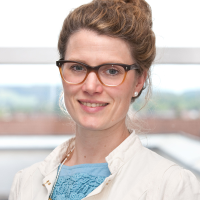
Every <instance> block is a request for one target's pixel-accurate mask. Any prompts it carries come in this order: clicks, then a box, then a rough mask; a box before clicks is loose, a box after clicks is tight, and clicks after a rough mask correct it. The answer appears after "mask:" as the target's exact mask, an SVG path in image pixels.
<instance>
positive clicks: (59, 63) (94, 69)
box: [56, 59, 142, 87]
mask: <svg viewBox="0 0 200 200" xmlns="http://www.w3.org/2000/svg"><path fill="white" fill-rule="evenodd" d="M69 62H73V63H78V64H81V65H83V66H85V67H86V69H87V73H86V75H85V78H84V79H83V81H81V82H80V83H70V82H67V81H66V80H65V79H64V77H63V75H62V65H63V64H64V63H69ZM56 65H57V66H58V68H59V71H60V75H61V77H62V79H63V80H64V81H65V82H66V83H69V84H72V85H78V84H81V83H83V82H84V81H85V80H86V79H87V77H88V74H89V73H90V72H94V73H95V74H96V76H97V78H98V80H99V81H100V82H101V84H102V85H104V86H109V87H115V86H118V85H106V84H105V83H103V82H102V81H101V79H100V77H99V74H98V70H99V68H100V67H101V66H105V65H119V66H121V67H123V68H124V70H125V74H124V79H123V80H122V82H121V83H120V84H119V85H121V84H122V83H123V82H124V80H125V78H126V74H127V72H128V71H130V70H134V69H135V70H138V72H139V73H141V72H142V68H141V67H140V66H139V65H138V64H137V63H134V64H132V65H127V64H121V63H105V64H102V65H98V66H94V67H91V66H89V65H87V64H85V63H82V62H78V61H72V60H64V59H60V60H58V61H56Z"/></svg>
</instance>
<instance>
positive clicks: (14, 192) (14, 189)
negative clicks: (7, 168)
mask: <svg viewBox="0 0 200 200" xmlns="http://www.w3.org/2000/svg"><path fill="white" fill-rule="evenodd" d="M22 172H23V170H21V171H19V172H17V173H16V174H15V177H14V180H13V183H12V186H11V189H10V194H9V198H8V200H18V199H19V188H20V179H21V174H22Z"/></svg>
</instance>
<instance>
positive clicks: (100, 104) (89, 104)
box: [79, 101, 108, 108]
mask: <svg viewBox="0 0 200 200" xmlns="http://www.w3.org/2000/svg"><path fill="white" fill-rule="evenodd" d="M79 103H80V104H82V105H84V106H87V107H92V108H95V107H103V106H107V105H108V103H89V102H82V101H79Z"/></svg>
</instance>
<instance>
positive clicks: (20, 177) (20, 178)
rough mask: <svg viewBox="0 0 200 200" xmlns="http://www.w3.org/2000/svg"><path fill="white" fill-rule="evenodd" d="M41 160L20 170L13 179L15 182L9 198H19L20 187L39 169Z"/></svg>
mask: <svg viewBox="0 0 200 200" xmlns="http://www.w3.org/2000/svg"><path fill="white" fill-rule="evenodd" d="M40 164H41V162H38V163H35V164H33V165H31V166H29V167H27V168H24V169H22V170H20V171H18V172H17V173H16V174H15V176H14V179H13V183H12V186H11V189H10V195H9V200H11V199H17V197H18V194H19V192H20V188H21V186H22V185H24V184H25V183H26V182H27V180H28V179H29V178H30V177H31V175H32V174H33V173H34V172H35V171H36V170H37V169H38V167H39V165H40Z"/></svg>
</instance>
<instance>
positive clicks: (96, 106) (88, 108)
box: [78, 100, 108, 113]
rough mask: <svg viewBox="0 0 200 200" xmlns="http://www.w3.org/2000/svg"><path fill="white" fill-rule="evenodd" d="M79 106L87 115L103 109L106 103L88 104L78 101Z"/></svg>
mask: <svg viewBox="0 0 200 200" xmlns="http://www.w3.org/2000/svg"><path fill="white" fill-rule="evenodd" d="M78 102H79V103H80V105H81V107H82V108H83V110H85V111H86V112H89V113H95V112H98V111H100V110H102V109H104V108H105V107H106V106H107V105H108V103H102V102H92V101H90V102H88V101H80V100H79V101H78Z"/></svg>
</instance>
